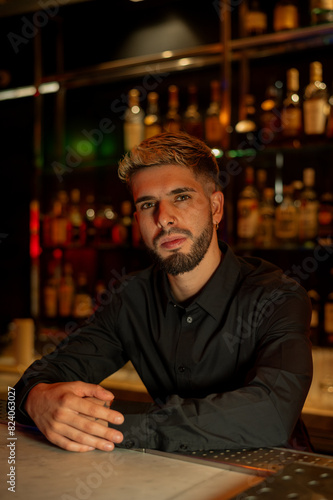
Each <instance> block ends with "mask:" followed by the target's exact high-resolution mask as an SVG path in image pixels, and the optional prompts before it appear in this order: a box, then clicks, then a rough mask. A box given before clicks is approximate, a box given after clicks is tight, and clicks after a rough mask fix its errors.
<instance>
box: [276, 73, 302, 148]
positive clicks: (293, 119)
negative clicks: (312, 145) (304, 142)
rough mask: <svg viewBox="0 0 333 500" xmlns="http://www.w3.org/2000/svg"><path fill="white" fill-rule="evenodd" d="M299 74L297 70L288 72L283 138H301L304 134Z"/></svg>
mask: <svg viewBox="0 0 333 500" xmlns="http://www.w3.org/2000/svg"><path fill="white" fill-rule="evenodd" d="M298 91H299V72H298V70H297V69H296V68H291V69H289V70H288V71H287V95H286V97H285V99H284V100H283V106H282V113H281V128H282V136H283V137H288V138H292V139H296V138H299V137H300V136H301V133H302V128H303V125H302V108H301V103H300V97H299V94H298Z"/></svg>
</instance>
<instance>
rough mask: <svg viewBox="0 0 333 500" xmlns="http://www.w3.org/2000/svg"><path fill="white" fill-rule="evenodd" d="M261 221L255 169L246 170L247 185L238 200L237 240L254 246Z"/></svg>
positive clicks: (241, 243)
mask: <svg viewBox="0 0 333 500" xmlns="http://www.w3.org/2000/svg"><path fill="white" fill-rule="evenodd" d="M258 223H259V194H258V191H257V190H256V188H255V186H254V169H253V167H247V168H246V170H245V187H244V189H242V191H241V192H240V194H239V197H238V200H237V241H238V244H239V245H241V246H252V245H253V244H254V242H255V237H256V234H257V229H258Z"/></svg>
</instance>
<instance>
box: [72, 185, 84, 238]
mask: <svg viewBox="0 0 333 500" xmlns="http://www.w3.org/2000/svg"><path fill="white" fill-rule="evenodd" d="M80 197H81V193H80V190H79V189H77V188H75V189H72V190H71V192H70V204H69V210H68V220H69V228H70V229H69V230H70V237H69V244H70V245H72V246H83V245H84V244H85V240H86V225H85V222H84V219H83V216H82V213H81V209H80Z"/></svg>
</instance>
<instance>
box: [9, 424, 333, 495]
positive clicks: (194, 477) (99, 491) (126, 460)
mask: <svg viewBox="0 0 333 500" xmlns="http://www.w3.org/2000/svg"><path fill="white" fill-rule="evenodd" d="M11 428H12V427H11V426H9V427H8V422H6V420H5V419H2V420H1V425H0V446H1V452H0V454H1V457H0V474H1V484H0V497H1V498H2V499H7V498H15V499H16V500H45V499H48V500H56V499H57V500H73V499H80V500H84V499H92V500H106V499H113V498H116V499H117V500H231V499H233V500H236V499H237V500H240V499H242V500H256V499H258V500H264V499H267V500H268V499H269V500H283V499H290V498H294V499H300V500H305V499H308V500H314V499H315V500H330V499H333V457H329V456H325V455H317V454H312V453H310V454H304V453H300V452H295V451H291V450H285V449H282V448H272V449H259V450H220V451H214V450H210V451H206V452H202V451H198V452H191V453H190V454H189V455H183V454H177V453H163V452H159V451H156V450H125V449H119V448H117V449H115V450H114V451H113V452H110V453H106V452H102V451H99V450H95V451H91V452H87V453H72V452H68V451H65V450H62V449H60V448H58V447H56V446H53V445H52V444H51V443H49V442H48V441H47V440H46V439H45V438H44V436H43V435H42V434H41V433H40V432H39V431H37V430H35V429H33V428H22V427H20V426H16V427H15V431H14V432H10V430H9V429H11ZM11 467H12V468H11ZM8 488H11V489H8ZM14 492H15V493H14Z"/></svg>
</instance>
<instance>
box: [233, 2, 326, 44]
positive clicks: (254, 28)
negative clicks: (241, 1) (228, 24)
mask: <svg viewBox="0 0 333 500" xmlns="http://www.w3.org/2000/svg"><path fill="white" fill-rule="evenodd" d="M267 3H268V2H265V1H264V0H250V1H249V2H247V3H246V2H245V4H246V5H245V8H244V11H243V17H242V19H241V23H240V25H241V26H240V31H241V34H242V35H243V36H256V35H262V34H264V33H267V32H269V31H274V32H278V31H284V30H290V29H297V28H299V27H303V26H307V25H310V24H311V25H317V24H323V23H331V22H333V2H332V0H309V1H307V0H305V1H304V0H302V1H301V0H276V1H275V3H274V2H273V4H274V7H273V10H272V6H271V3H270V5H267Z"/></svg>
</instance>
